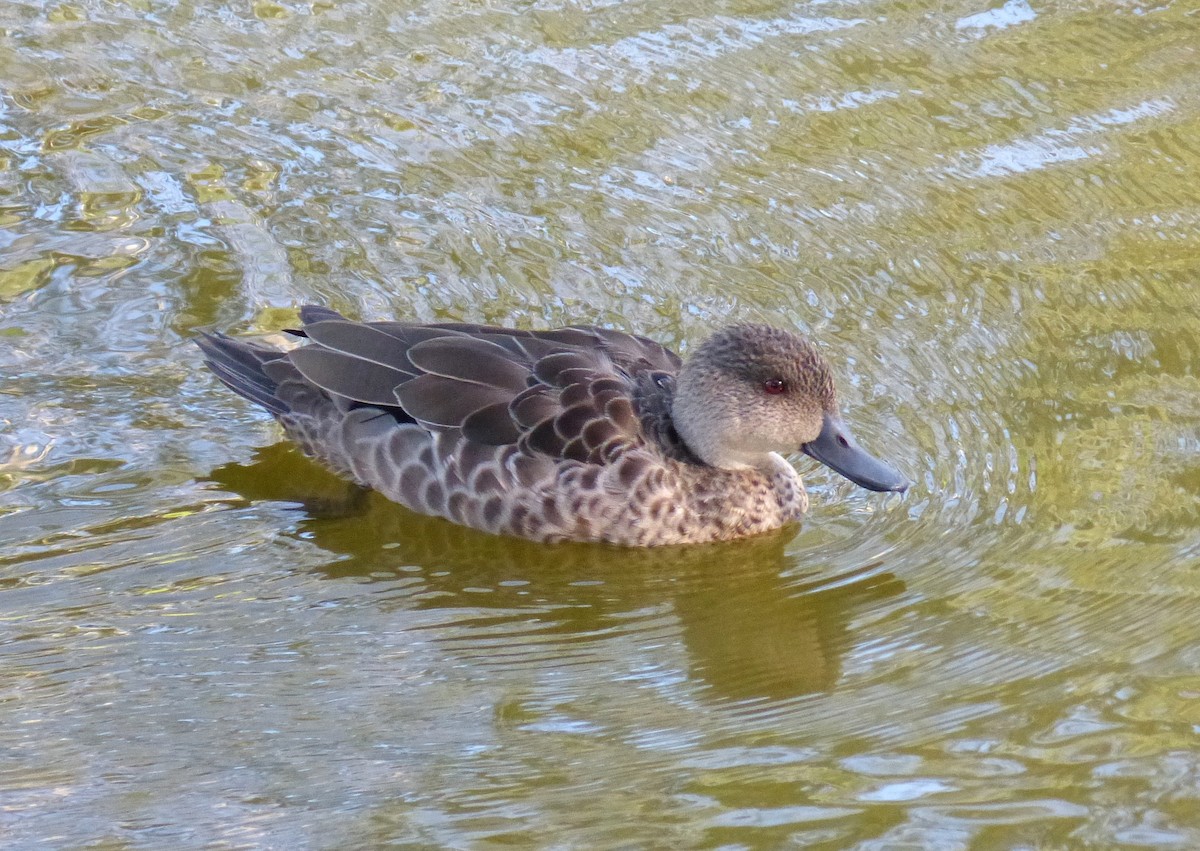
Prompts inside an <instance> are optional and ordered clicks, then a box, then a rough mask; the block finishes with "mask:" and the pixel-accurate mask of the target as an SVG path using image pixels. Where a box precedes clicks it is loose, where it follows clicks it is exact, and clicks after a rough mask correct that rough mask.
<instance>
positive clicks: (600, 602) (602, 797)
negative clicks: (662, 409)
mask: <svg viewBox="0 0 1200 851" xmlns="http://www.w3.org/2000/svg"><path fill="white" fill-rule="evenodd" d="M1198 45H1200V15H1198V14H1197V10H1196V8H1195V7H1194V4H1191V3H1188V2H1181V1H1179V0H1177V2H1166V3H1162V4H1146V5H1141V4H1139V3H1137V2H1136V0H1133V2H1131V1H1130V0H1113V2H1096V3H1053V4H1052V3H1027V2H1025V0H1010V2H1007V3H1004V4H1002V5H997V4H995V3H992V4H991V5H988V3H986V2H980V0H951V2H948V3H938V4H934V3H921V2H918V3H915V4H914V3H902V2H895V0H881V2H869V0H868V2H839V0H833V2H813V3H799V4H788V3H775V2H761V0H760V2H750V0H737V1H736V2H729V0H726V1H725V2H721V0H699V2H696V0H692V2H689V3H686V4H685V3H677V2H671V1H670V0H667V2H662V0H656V2H631V3H621V4H617V3H608V2H594V3H587V2H560V0H543V2H536V3H512V2H510V3H504V2H493V3H488V2H430V0H424V2H417V0H411V2H406V3H396V4H393V3H382V2H370V1H369V0H348V1H347V2H336V0H317V1H316V2H311V3H301V2H268V0H260V2H227V3H195V2H182V3H176V2H169V3H168V2H160V0H124V2H105V1H104V0H83V2H61V3H52V4H41V3H33V2H19V0H16V2H9V3H7V4H5V5H4V6H3V7H2V8H0V461H2V464H0V593H2V596H0V600H2V601H3V602H2V604H0V660H2V661H0V755H2V756H3V759H0V801H2V805H0V832H2V834H3V836H4V837H5V844H6V847H31V848H32V847H56V848H79V847H95V848H112V849H118V848H119V849H126V848H162V847H168V846H169V847H180V848H260V847H273V848H300V847H309V848H339V847H376V846H382V845H389V844H391V845H405V844H410V845H411V844H416V845H425V846H444V847H482V846H485V845H489V844H502V843H506V844H509V845H516V846H518V847H536V846H554V847H672V848H676V847H737V848H753V847H761V848H774V847H781V846H785V845H791V846H800V847H813V848H831V849H833V848H850V847H854V848H863V849H881V848H897V847H920V848H944V849H952V848H1033V847H1055V848H1057V847H1081V846H1094V847H1104V848H1110V847H1118V846H1121V847H1138V846H1143V847H1144V846H1148V847H1154V848H1169V847H1180V848H1194V847H1197V846H1200V815H1198V813H1200V757H1198V756H1197V754H1198V753H1200V750H1198V749H1197V737H1198V732H1200V649H1198V645H1197V642H1196V635H1197V623H1198V622H1200V621H1198V615H1200V569H1198V565H1200V552H1198V550H1200V454H1198V449H1200V413H1198V412H1200V380H1198V378H1197V358H1198V357H1200V350H1198V344H1197V342H1196V340H1197V331H1198V330H1200V318H1198V317H1200V312H1198V310H1200V296H1197V295H1196V292H1197V290H1196V281H1197V280H1198V279H1200V229H1198V224H1200V189H1198V188H1197V187H1200V145H1198V144H1197V142H1196V140H1197V139H1200V88H1197V86H1196V85H1195V80H1196V79H1198V78H1200V77H1198V74H1200V52H1198V51H1197V46H1198ZM306 301H312V302H320V303H328V304H331V305H333V306H335V307H337V308H340V309H343V310H345V311H347V312H349V313H351V314H353V315H355V316H361V317H365V318H381V317H391V316H406V317H415V318H418V319H422V320H434V319H469V320H484V321H489V322H503V323H514V324H519V325H523V326H526V327H547V326H553V325H556V324H560V323H566V322H573V321H588V322H597V323H604V324H611V325H614V326H618V327H621V328H626V329H630V330H636V331H640V332H643V333H647V334H650V335H652V336H654V337H656V338H657V339H660V340H662V341H663V342H666V343H669V344H671V345H673V346H676V347H678V348H680V349H683V350H687V349H688V348H689V347H692V346H694V345H695V344H696V342H697V341H698V340H700V339H702V338H703V336H704V334H705V333H706V332H707V331H709V330H710V329H712V328H713V327H715V326H716V325H719V324H721V323H723V322H725V321H728V320H729V319H730V318H740V319H750V320H759V321H769V322H774V323H776V324H780V325H784V326H788V327H793V328H796V329H798V330H801V331H803V332H806V333H808V334H810V335H811V336H812V337H813V338H814V339H816V340H817V341H819V343H820V345H821V347H822V349H823V350H824V351H825V353H826V354H827V356H828V357H829V358H830V360H831V361H832V362H833V363H834V367H835V371H836V372H837V374H838V376H839V380H840V387H841V393H842V397H843V403H844V406H845V408H846V411H847V417H848V419H849V421H850V422H851V423H853V425H854V427H855V430H856V432H857V434H858V436H859V438H860V440H861V441H862V443H863V444H864V445H865V446H868V447H869V448H871V449H872V450H873V451H874V452H876V453H877V454H879V455H880V456H883V457H886V458H889V459H891V460H892V461H894V462H895V463H896V464H897V466H899V467H901V468H902V469H903V470H904V471H905V472H906V473H907V474H908V475H909V476H910V477H911V478H912V479H914V480H915V482H916V485H915V486H914V487H913V488H912V490H910V492H909V493H908V494H906V495H905V496H903V497H896V496H891V497H886V496H880V495H874V494H867V493H865V492H863V491H861V490H858V489H856V488H854V487H853V486H852V485H850V484H849V483H847V482H845V481H842V480H839V479H837V478H836V477H835V476H832V475H831V474H829V473H827V472H826V471H824V470H823V469H819V468H817V467H815V466H814V465H813V464H812V463H811V462H809V461H807V460H806V459H804V458H797V459H796V461H797V464H798V465H799V466H800V468H801V470H802V472H804V474H805V476H806V479H807V480H808V482H809V485H810V490H811V492H812V495H813V509H812V512H811V514H810V518H809V520H808V521H807V522H806V523H805V525H804V527H803V529H801V530H800V531H799V533H798V534H796V535H794V536H789V535H786V534H785V535H782V536H775V537H768V538H765V539H760V540H751V541H744V542H739V543H736V544H731V545H722V546H713V547H699V548H691V549H683V550H678V549H677V550H666V551H653V552H645V553H629V552H624V551H619V550H612V549H607V548H597V547H555V548H547V547H539V546H534V545H530V544H524V543H521V542H511V541H500V540H496V539H492V538H488V537H486V536H481V535H477V534H474V533H471V532H469V531H465V530H462V529H458V528H456V527H452V526H449V525H446V524H444V523H441V522H436V521H431V520H428V519H423V518H418V517H413V516H411V515H408V514H405V513H404V512H403V511H402V510H400V509H398V508H396V507H395V506H392V505H390V504H388V503H386V502H385V501H383V500H380V499H377V498H368V499H365V500H363V499H355V498H353V495H352V494H351V493H349V492H348V491H347V490H346V489H345V488H344V487H343V486H342V485H341V484H340V483H339V482H338V481H337V480H336V479H334V478H332V477H330V476H328V475H327V474H325V473H323V472H322V471H320V470H318V469H315V468H314V467H313V466H312V465H311V464H309V463H308V462H306V461H305V460H304V459H303V458H300V457H299V456H298V455H297V454H296V453H294V452H293V451H291V450H290V449H289V448H287V447H286V446H284V445H281V444H279V433H278V431H277V430H276V429H275V428H274V426H273V425H271V423H270V421H269V419H268V418H267V417H265V416H264V415H263V413H262V412H261V411H259V410H256V409H254V408H252V407H251V406H250V405H249V404H248V403H245V402H243V401H242V400H240V399H238V398H236V397H234V396H233V395H232V394H230V393H228V392H227V391H225V390H224V389H223V388H221V387H220V386H219V385H218V384H217V382H216V381H215V380H214V379H213V378H212V377H211V376H210V375H208V374H206V373H205V372H204V371H203V370H202V369H201V368H200V358H199V353H198V351H197V350H196V349H195V348H194V346H192V345H191V343H190V342H189V338H190V335H191V334H192V332H193V330H194V329H195V328H198V327H217V328H221V329H232V330H234V331H236V332H245V333H268V332H274V331H277V330H278V329H279V328H281V327H286V326H287V325H288V324H289V323H290V322H293V321H294V319H295V313H294V308H295V306H296V305H297V304H299V303H303V302H306Z"/></svg>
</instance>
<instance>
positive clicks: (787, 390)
mask: <svg viewBox="0 0 1200 851" xmlns="http://www.w3.org/2000/svg"><path fill="white" fill-rule="evenodd" d="M671 416H672V419H673V420H674V422H675V428H676V430H677V431H678V432H679V435H680V437H682V438H683V440H684V442H686V443H687V445H688V447H689V448H690V449H691V450H692V452H694V453H695V454H696V455H697V456H698V457H699V458H700V459H701V460H702V461H704V462H705V463H707V464H711V465H712V466H714V467H723V468H726V469H738V468H744V467H754V468H757V469H763V470H767V469H770V468H771V466H772V464H771V459H770V455H771V453H773V452H778V453H790V452H795V451H796V450H800V451H802V452H804V453H806V454H807V455H810V456H812V457H813V458H816V459H817V460H818V461H820V462H821V463H822V464H825V465H826V466H827V467H830V468H831V469H833V470H835V471H837V472H838V473H841V474H842V475H843V476H845V477H846V478H847V479H849V480H850V481H852V482H854V483H855V484H858V485H861V486H862V487H864V488H869V489H870V490H875V491H903V490H904V489H905V488H907V487H908V480H907V479H905V478H904V477H903V476H902V475H900V473H898V472H897V471H896V470H894V469H893V468H892V467H890V466H888V465H887V464H885V463H884V462H882V461H880V460H879V459H878V458H875V457H874V456H872V455H870V454H868V453H867V452H865V451H864V450H862V449H861V448H859V446H858V444H857V443H856V442H855V440H854V437H853V435H851V433H850V430H849V429H848V428H847V427H846V424H845V423H843V422H842V418H841V416H840V414H839V413H838V405H837V392H836V391H835V389H834V384H833V372H832V371H831V370H830V368H829V364H828V363H826V362H825V359H824V358H823V357H821V354H820V352H818V351H817V348H816V346H814V345H813V344H812V343H810V342H809V341H808V340H806V339H804V338H803V337H800V336H797V335H796V334H793V333H791V332H788V331H784V330H782V329H779V328H772V327H771V326H769V325H734V326H732V327H729V328H726V329H724V330H722V331H718V332H717V333H716V334H714V335H713V336H712V337H710V338H709V339H708V340H706V341H705V342H704V343H703V344H702V345H701V346H700V347H699V348H698V349H697V350H696V352H695V354H693V355H692V356H691V357H690V358H689V359H688V360H687V362H686V363H685V364H684V365H683V368H682V369H681V370H680V372H679V379H678V381H677V383H676V388H675V396H674V399H673V401H672V407H671Z"/></svg>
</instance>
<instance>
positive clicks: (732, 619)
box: [211, 444, 904, 700]
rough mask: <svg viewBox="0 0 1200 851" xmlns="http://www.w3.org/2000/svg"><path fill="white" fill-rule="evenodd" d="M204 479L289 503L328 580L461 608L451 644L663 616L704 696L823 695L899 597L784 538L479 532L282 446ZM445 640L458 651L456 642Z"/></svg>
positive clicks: (546, 636) (562, 633)
mask: <svg viewBox="0 0 1200 851" xmlns="http://www.w3.org/2000/svg"><path fill="white" fill-rule="evenodd" d="M211 479H212V481H214V482H216V483H217V484H219V485H220V486H221V488H223V489H225V490H228V491H231V492H233V493H237V494H240V495H241V496H243V497H245V498H247V499H250V500H256V501H257V500H282V501H287V502H298V503H300V504H301V505H302V506H303V507H304V508H305V510H306V512H307V516H306V517H305V518H304V519H303V520H302V521H301V523H300V524H299V526H300V528H299V534H301V535H302V536H303V537H304V538H305V539H307V540H310V541H312V542H313V543H315V544H316V545H318V546H320V547H321V548H323V549H325V550H327V551H329V552H332V553H337V554H338V555H339V556H341V557H340V558H339V559H338V560H336V561H333V562H331V563H329V564H327V565H325V566H324V567H322V570H323V571H324V572H325V573H326V574H327V575H328V576H330V577H332V578H341V577H373V578H380V577H382V578H396V577H400V576H403V577H411V578H413V579H415V580H416V581H418V582H419V583H420V584H421V586H422V587H421V589H420V591H419V592H418V593H413V594H406V595H405V596H404V598H403V600H404V605H406V606H408V607H410V608H421V609H429V610H444V611H447V612H450V611H453V610H455V609H460V610H463V614H464V616H465V617H464V618H463V619H457V620H456V621H455V624H456V627H457V629H458V630H459V635H460V636H461V635H462V632H461V631H462V630H463V629H467V630H468V631H469V630H470V629H471V628H472V625H476V626H477V627H478V628H479V630H480V631H481V633H480V634H481V635H485V634H486V635H494V634H495V630H497V629H501V628H503V627H504V626H506V625H508V626H512V627H513V628H514V630H515V631H516V632H519V633H520V636H522V637H524V638H525V639H528V638H529V636H530V635H536V636H537V641H538V642H539V644H540V646H541V647H542V648H543V649H545V648H546V643H547V642H549V643H551V644H553V643H555V642H558V643H559V644H560V645H561V646H562V647H563V648H564V651H565V650H566V648H567V646H568V645H569V646H570V647H571V648H576V647H577V646H578V643H579V642H580V641H585V642H586V641H600V640H604V639H605V638H606V637H610V636H613V635H614V634H620V633H621V631H622V629H621V625H622V624H625V623H629V622H630V621H631V619H637V618H638V617H644V616H645V615H646V613H647V612H661V611H664V610H667V609H669V610H670V612H672V613H673V614H674V616H675V617H676V618H677V619H678V622H679V623H680V625H681V630H682V632H681V635H682V640H683V644H684V649H685V650H686V654H687V658H688V660H689V665H690V668H691V673H692V674H693V675H694V676H695V677H697V678H699V679H700V680H701V681H702V682H703V683H705V684H706V685H707V686H708V690H709V691H708V693H709V694H710V695H711V696H712V697H714V698H718V699H720V698H724V699H739V700H741V699H749V698H771V699H782V698H787V697H794V696H797V695H801V694H806V693H811V692H819V691H827V690H829V689H831V688H833V687H834V686H835V685H836V683H837V680H838V678H839V675H840V670H841V669H840V658H841V655H842V654H843V653H844V651H845V648H846V647H847V646H848V645H849V644H850V643H851V641H852V637H851V636H849V635H848V634H847V623H848V622H849V621H850V619H851V617H852V616H853V614H854V613H855V611H856V610H858V609H859V608H861V607H863V606H867V605H870V604H871V603H872V602H873V601H878V600H880V599H882V598H886V597H890V596H893V595H895V594H897V593H899V592H900V591H902V590H903V589H904V584H903V583H902V582H901V581H900V580H898V579H897V578H895V577H894V576H892V575H891V574H889V573H887V572H884V571H881V570H880V569H879V568H878V567H877V566H868V567H866V568H862V569H861V570H858V571H856V572H855V574H854V575H848V574H846V573H845V572H842V574H841V575H840V576H830V572H829V571H827V570H820V569H819V567H820V566H814V569H813V570H811V571H807V570H806V567H807V566H805V565H798V564H795V563H794V562H795V560H794V559H792V558H789V557H788V556H787V555H786V553H785V545H786V544H787V542H788V540H789V539H790V538H791V536H792V532H789V531H784V532H783V533H781V534H775V535H768V536H763V537H758V538H752V539H747V540H742V541H736V542H732V543H727V544H710V545H704V546H693V547H661V548H652V549H645V550H632V549H626V548H617V547H609V546H604V545H594V544H559V545H554V546H548V545H545V544H536V543H532V542H528V541H521V540H516V539H512V538H498V537H494V536H491V535H485V534H482V533H480V532H475V531H472V530H470V529H466V528H463V527H461V526H455V525H453V524H451V523H449V522H447V521H444V520H441V519H438V518H430V517H422V516H420V515H416V514H413V513H411V512H409V511H406V510H405V509H403V508H401V507H400V506H398V505H395V504H393V503H391V502H388V501H387V500H385V499H383V498H381V497H379V496H378V495H376V494H372V493H367V492H364V491H361V490H359V489H357V488H353V487H350V486H347V485H346V483H345V482H342V481H341V480H339V479H336V478H335V477H333V476H332V475H330V474H327V473H325V472H324V471H323V470H321V469H320V468H318V467H317V466H316V465H314V464H313V463H311V462H310V461H308V460H306V459H304V458H303V457H302V456H300V455H299V453H298V452H296V451H295V450H293V449H292V448H291V447H290V446H288V445H286V444H278V445H276V446H272V447H269V448H266V449H263V450H261V451H260V452H259V453H258V454H257V455H256V457H255V459H254V461H253V462H252V463H249V464H229V465H226V466H223V467H220V468H218V469H217V470H215V471H213V473H212V476H211ZM331 495H332V496H331ZM466 610H470V611H469V612H468V611H466ZM481 612H486V616H483V617H480V615H481ZM518 627H523V628H519V629H518ZM514 638H515V636H514ZM454 643H455V645H456V646H457V647H459V648H461V647H462V646H463V639H462V638H461V637H459V638H457V639H456V640H455V642H454Z"/></svg>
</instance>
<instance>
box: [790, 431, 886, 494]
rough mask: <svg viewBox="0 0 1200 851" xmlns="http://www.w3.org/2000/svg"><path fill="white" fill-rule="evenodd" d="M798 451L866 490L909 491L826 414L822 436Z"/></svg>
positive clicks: (848, 432)
mask: <svg viewBox="0 0 1200 851" xmlns="http://www.w3.org/2000/svg"><path fill="white" fill-rule="evenodd" d="M800 449H801V450H803V452H804V454H806V455H809V456H811V457H813V458H816V459H817V460H818V461H820V462H821V463H822V464H824V465H825V466H826V467H828V468H829V469H831V470H833V471H834V472H837V473H841V474H842V475H843V476H845V477H846V478H847V479H849V480H850V481H852V482H854V484H856V485H860V486H862V487H864V488H867V489H868V490H873V491H896V492H900V493H902V492H903V491H904V490H905V489H907V488H908V479H906V478H904V476H902V475H900V473H899V472H898V471H897V470H895V469H893V468H892V467H891V466H889V465H887V464H885V463H883V462H882V461H880V460H879V459H878V458H876V457H875V456H874V455H871V454H870V453H868V452H866V451H864V450H863V449H862V448H861V447H859V445H858V443H857V442H855V440H854V435H852V434H851V433H850V429H848V428H846V424H845V423H844V422H842V421H841V420H840V419H839V418H838V417H833V416H829V415H828V414H826V416H825V424H824V426H823V427H822V428H821V434H820V435H818V436H817V439H816V440H814V441H811V442H809V443H806V444H804V445H803V446H801V447H800Z"/></svg>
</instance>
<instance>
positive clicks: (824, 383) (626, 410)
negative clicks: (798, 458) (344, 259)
mask: <svg viewBox="0 0 1200 851" xmlns="http://www.w3.org/2000/svg"><path fill="white" fill-rule="evenodd" d="M299 315H300V324H301V327H300V328H297V329H291V330H289V331H288V333H290V334H292V335H294V336H296V337H298V338H301V340H302V341H303V344H302V345H298V346H296V347H294V348H290V349H285V348H278V347H275V346H271V345H268V344H266V343H263V342H259V341H255V340H251V339H246V338H237V337H230V336H227V335H225V334H222V333H219V332H202V333H201V334H200V335H199V336H198V337H197V338H196V342H197V343H198V345H199V347H200V349H201V350H202V352H203V356H204V362H205V364H206V365H207V367H208V368H209V369H210V370H211V371H212V372H213V373H214V374H215V375H216V377H217V378H218V379H220V381H221V382H223V383H224V384H225V385H226V386H227V387H228V388H229V389H231V390H232V391H233V392H235V393H237V394H238V395H240V396H243V397H245V398H246V399H248V400H250V401H252V402H255V403H257V404H258V405H260V406H262V407H263V408H265V409H266V410H267V411H268V412H269V413H270V414H272V415H273V416H274V418H275V419H276V420H278V422H279V423H280V425H281V426H282V427H283V431H284V433H285V434H286V435H287V437H289V438H290V439H291V440H292V441H294V442H295V443H296V444H297V445H298V446H299V448H300V449H301V450H302V451H303V452H304V453H305V454H306V455H308V456H309V457H311V458H313V459H315V460H317V461H319V462H320V463H322V464H324V465H325V466H326V467H328V468H329V469H331V470H332V471H333V472H335V473H336V474H338V475H340V476H342V477H344V478H346V479H349V480H351V481H353V482H355V483H357V484H358V485H360V486H362V487H364V488H369V489H374V490H376V491H378V492H380V493H381V494H383V495H384V496H385V497H387V498H389V499H391V500H393V501H395V502H397V503H400V504H401V505H403V506H404V507H406V508H408V509H410V510H412V511H415V512H418V513H420V514H425V515H433V516H440V517H443V518H445V519H447V520H450V521H452V522H454V523H458V524H461V525H464V526H468V527H471V528H474V529H478V530H482V531H484V532H489V533H493V534H497V535H507V536H515V537H519V538H526V539H530V540H534V541H540V542H545V543H557V542H563V541H583V542H603V543H607V544H614V545H618V546H626V547H652V546H665V545H681V544H701V543H708V542H714V541H730V540H734V539H737V538H744V537H748V536H753V535H761V534H764V533H767V532H772V531H775V530H778V529H780V528H782V527H784V526H787V525H789V524H794V523H797V522H799V521H800V519H801V518H802V517H803V515H804V514H805V513H806V512H807V511H808V507H809V498H808V494H807V492H806V491H805V488H804V483H803V481H802V479H801V476H800V474H799V472H797V470H796V468H795V467H794V466H792V464H791V463H789V461H788V460H787V459H786V458H785V457H784V456H785V454H790V453H796V452H802V453H804V454H806V455H808V456H810V457H812V458H814V459H816V460H817V461H819V462H821V463H822V464H824V465H826V466H827V467H829V468H831V469H832V470H834V471H836V472H837V473H839V474H841V475H842V476H844V477H846V478H847V479H849V480H850V481H852V482H854V483H856V484H857V485H859V486H861V487H863V488H866V489H868V490H872V491H879V492H897V493H902V492H903V491H904V490H905V489H906V488H907V487H908V485H909V482H908V480H907V479H906V478H905V477H904V476H903V475H902V474H901V473H900V472H899V471H897V470H896V469H895V468H894V467H892V466H891V465H889V464H887V463H885V462H883V461H881V460H880V459H878V458H876V457H874V456H873V455H871V454H869V453H868V452H866V451H865V450H864V449H862V448H861V447H860V446H859V445H858V443H857V442H856V441H855V439H854V437H853V435H852V434H851V432H850V430H849V428H848V427H847V425H846V424H845V422H844V421H843V419H842V416H841V414H840V409H839V405H838V398H837V392H836V389H835V384H834V376H833V371H832V369H831V367H830V366H829V364H828V362H827V361H826V360H825V358H824V357H823V356H822V355H821V353H820V351H819V350H818V348H817V347H816V345H814V344H813V343H812V342H811V341H810V340H808V339H807V338H805V337H803V336H801V335H800V334H797V333H795V332H792V331H788V330H785V329H782V328H777V327H774V326H771V325H765V324H755V323H744V324H736V325H731V326H729V327H725V328H722V329H720V330H717V331H716V332H714V333H713V334H712V335H711V336H710V337H708V339H706V340H705V341H704V342H703V343H701V344H700V345H699V346H698V347H697V348H696V350H695V352H694V353H693V354H691V355H690V356H689V357H688V358H687V360H686V361H685V360H683V359H681V358H680V357H679V356H678V355H677V354H675V353H674V352H672V351H670V350H669V349H667V348H666V347H664V346H662V345H660V344H659V343H657V342H654V341H653V340H651V339H649V338H647V337H643V336H639V335H636V334H632V333H626V332H623V331H617V330H613V329H610V328H604V327H596V326H586V325H572V326H568V327H564V328H559V329H556V330H549V331H529V330H518V329H514V328H504V327H497V326H491V325H479V324H471V323H461V322H442V323H432V324H424V323H418V322H404V321H376V322H358V321H352V320H350V319H347V318H346V317H344V316H343V315H341V314H340V313H338V312H336V311H334V310H332V309H330V308H328V307H324V306H320V305H306V306H304V307H302V308H300V311H299Z"/></svg>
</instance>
